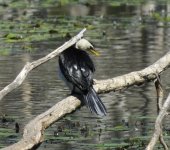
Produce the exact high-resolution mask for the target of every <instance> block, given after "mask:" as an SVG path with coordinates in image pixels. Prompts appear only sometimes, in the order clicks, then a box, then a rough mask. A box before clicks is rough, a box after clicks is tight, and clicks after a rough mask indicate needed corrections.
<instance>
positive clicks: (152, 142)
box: [146, 94, 170, 150]
mask: <svg viewBox="0 0 170 150" xmlns="http://www.w3.org/2000/svg"><path fill="white" fill-rule="evenodd" d="M169 107H170V94H169V95H168V98H167V99H166V101H165V102H164V104H163V106H162V109H161V111H160V113H159V115H158V117H157V119H156V121H155V131H154V134H153V136H152V138H151V140H150V142H149V144H148V146H147V147H146V150H153V148H154V146H155V144H156V142H157V141H158V139H159V138H162V137H161V136H162V135H161V134H162V128H161V126H162V120H163V118H164V117H165V116H166V115H167V110H168V108H169ZM164 148H166V149H168V147H167V146H165V145H164Z"/></svg>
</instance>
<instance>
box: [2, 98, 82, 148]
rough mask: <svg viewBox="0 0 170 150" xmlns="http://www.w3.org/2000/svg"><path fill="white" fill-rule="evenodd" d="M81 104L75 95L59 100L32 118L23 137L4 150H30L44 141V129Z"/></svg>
mask: <svg viewBox="0 0 170 150" xmlns="http://www.w3.org/2000/svg"><path fill="white" fill-rule="evenodd" d="M78 106H80V101H79V100H78V99H76V98H75V97H73V96H69V97H67V98H66V99H64V100H62V101H60V102H58V103H57V104H55V105H54V106H53V107H51V108H50V109H49V110H47V111H46V112H44V113H42V114H40V115H38V116H37V117H36V118H35V119H33V120H31V121H30V122H29V123H28V124H27V125H26V126H25V128H24V133H23V138H22V139H21V140H20V141H19V142H18V143H15V144H13V145H11V146H9V147H6V148H3V149H2V150H29V149H32V148H33V147H34V146H35V145H37V144H39V143H41V142H42V141H43V133H44V130H45V129H46V128H47V127H48V126H50V125H51V124H52V123H54V122H55V121H56V120H58V119H60V118H61V117H63V116H64V115H65V114H67V113H70V112H72V111H74V110H75V109H76V108H77V107H78Z"/></svg>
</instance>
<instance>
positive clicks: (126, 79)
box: [0, 29, 170, 150]
mask: <svg viewBox="0 0 170 150" xmlns="http://www.w3.org/2000/svg"><path fill="white" fill-rule="evenodd" d="M84 32H85V29H84V30H82V31H81V32H80V33H79V34H78V35H77V36H75V37H74V38H72V39H71V40H70V41H68V42H66V43H65V44H64V45H62V46H61V47H59V48H58V49H56V50H55V51H53V52H52V53H50V54H48V55H47V56H45V57H43V58H41V59H39V60H37V61H34V62H32V63H27V64H26V65H25V67H24V68H23V69H22V71H21V72H20V74H19V75H18V76H17V77H16V79H15V80H14V81H13V82H12V83H11V84H9V85H8V86H6V87H5V88H4V89H3V90H1V91H0V100H1V99H2V98H3V97H4V96H5V95H6V94H8V93H9V92H11V91H12V90H13V89H15V88H17V87H18V86H19V85H21V84H22V82H23V81H24V79H25V78H26V76H27V74H28V73H29V72H30V71H31V70H32V69H34V68H35V67H38V66H39V65H40V64H42V63H45V62H46V61H48V60H50V59H52V58H53V57H55V56H56V55H58V54H59V53H60V52H62V51H63V50H64V49H66V48H68V47H69V46H71V45H72V44H74V43H75V42H77V41H78V40H79V39H80V38H81V37H82V36H83V33H84ZM169 65H170V53H167V54H166V55H165V56H163V57H162V58H161V59H159V60H158V61H157V62H155V63H154V64H153V65H151V66H149V67H147V68H145V69H143V70H141V71H136V72H131V73H128V74H125V75H122V76H118V77H115V78H112V79H107V80H100V81H96V84H95V85H94V88H95V89H96V91H97V92H98V93H106V92H110V91H115V90H120V89H124V88H128V87H130V86H132V85H141V84H144V83H145V82H148V81H152V80H154V79H155V78H156V74H160V73H161V72H162V71H163V70H165V69H166V68H167V67H169ZM78 106H80V101H79V100H78V99H77V98H75V97H73V96H69V97H67V98H66V99H64V100H62V101H60V102H58V103H57V104H55V105H54V106H53V107H51V108H50V109H49V110H47V111H46V112H44V113H42V114H40V115H38V116H37V117H36V118H34V119H33V120H31V121H30V122H29V123H28V124H27V125H26V126H25V128H24V134H23V137H22V139H21V140H20V141H19V142H17V143H15V144H13V145H11V146H9V147H6V148H3V150H28V149H32V148H33V147H34V146H36V145H38V144H39V143H41V142H42V141H43V134H44V130H45V129H46V128H47V127H49V126H50V125H51V124H52V123H54V122H55V121H57V120H58V119H59V118H61V117H63V116H64V115H66V114H68V113H70V112H72V111H74V110H75V109H76V108H77V107H78Z"/></svg>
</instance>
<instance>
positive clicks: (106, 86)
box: [95, 52, 170, 93]
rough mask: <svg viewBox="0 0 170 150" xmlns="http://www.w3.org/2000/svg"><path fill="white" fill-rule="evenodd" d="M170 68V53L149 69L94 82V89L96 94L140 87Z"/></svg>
mask: <svg viewBox="0 0 170 150" xmlns="http://www.w3.org/2000/svg"><path fill="white" fill-rule="evenodd" d="M169 66H170V52H168V53H167V54H166V55H164V56H163V57H162V58H160V59H159V60H158V61H157V62H155V63H154V64H152V65H150V66H149V67H147V68H145V69H143V70H141V71H135V72H131V73H128V74H125V75H122V76H118V77H115V78H112V79H107V80H100V81H96V82H97V84H96V85H95V89H96V90H97V91H98V93H104V92H109V91H116V90H121V89H124V88H128V87H129V86H132V85H141V84H143V83H145V82H147V81H151V80H154V79H156V77H157V75H158V74H160V73H161V72H162V71H164V70H165V69H166V68H168V67H169ZM113 69H114V68H113Z"/></svg>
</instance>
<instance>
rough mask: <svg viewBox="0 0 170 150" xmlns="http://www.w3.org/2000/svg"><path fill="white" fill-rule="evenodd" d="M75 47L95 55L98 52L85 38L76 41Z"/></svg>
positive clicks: (97, 54)
mask: <svg viewBox="0 0 170 150" xmlns="http://www.w3.org/2000/svg"><path fill="white" fill-rule="evenodd" d="M75 47H76V48H77V49H80V50H84V51H89V52H91V53H92V54H94V55H96V56H99V52H98V51H97V50H95V49H94V46H93V45H92V44H91V43H90V42H89V41H87V40H86V39H80V40H79V41H78V42H77V43H76V45H75Z"/></svg>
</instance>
